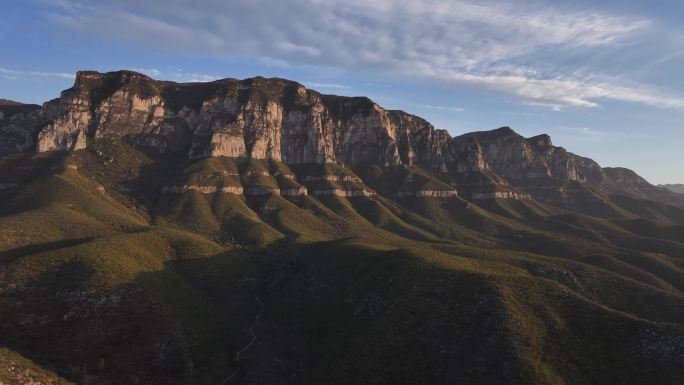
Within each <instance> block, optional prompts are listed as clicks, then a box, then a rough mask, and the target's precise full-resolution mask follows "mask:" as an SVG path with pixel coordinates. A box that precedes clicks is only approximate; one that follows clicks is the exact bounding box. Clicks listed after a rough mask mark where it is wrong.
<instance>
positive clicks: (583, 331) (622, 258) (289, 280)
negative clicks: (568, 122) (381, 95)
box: [0, 71, 684, 384]
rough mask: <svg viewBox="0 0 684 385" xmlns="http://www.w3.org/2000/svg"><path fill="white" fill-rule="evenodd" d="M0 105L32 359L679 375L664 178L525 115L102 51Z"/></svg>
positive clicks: (168, 374) (17, 276)
mask: <svg viewBox="0 0 684 385" xmlns="http://www.w3.org/2000/svg"><path fill="white" fill-rule="evenodd" d="M0 112H2V115H0V150H2V155H3V157H2V158H0V345H2V346H3V347H4V348H5V349H7V350H6V351H7V352H8V354H11V355H12V357H15V358H13V359H17V360H27V359H30V360H31V361H32V362H33V363H35V364H33V363H31V365H37V366H36V369H35V370H47V371H44V372H40V373H50V371H51V372H56V373H57V374H58V375H59V376H62V377H63V378H66V379H68V380H70V381H72V382H75V383H100V384H122V383H123V384H139V383H151V384H186V383H188V384H189V383H193V384H217V383H223V384H230V383H233V384H238V383H245V384H247V383H251V384H289V383H292V384H295V383H296V384H321V383H326V384H348V383H376V384H416V383H431V384H452V383H468V384H594V383H601V384H612V383H615V384H654V383H657V384H680V383H682V381H684V369H683V368H684V365H682V364H684V295H683V294H682V293H683V291H684V261H683V260H682V257H683V256H684V209H682V207H683V206H682V202H683V201H682V198H681V197H680V196H679V195H678V194H675V193H668V192H666V191H665V190H663V189H660V188H657V187H655V186H652V185H650V184H649V183H648V182H646V181H645V180H643V179H642V178H640V177H639V176H638V175H636V174H634V173H633V172H632V171H630V170H626V169H606V168H602V167H600V166H599V165H598V164H597V163H596V162H594V161H592V160H590V159H587V158H582V157H580V156H577V155H574V154H572V153H569V152H567V151H566V150H564V149H562V148H559V147H555V146H553V145H552V143H551V138H549V137H548V136H546V135H541V136H537V137H533V138H524V137H522V136H520V135H518V134H517V133H515V132H514V131H513V130H511V129H510V128H500V129H497V130H493V131H486V132H475V133H470V134H466V135H462V136H459V137H456V138H452V137H450V136H449V135H448V133H446V132H445V131H440V130H436V129H434V128H433V127H432V126H431V125H430V124H429V123H428V122H426V121H425V120H423V119H421V118H418V117H416V116H413V115H410V114H407V113H405V112H402V111H388V110H385V109H383V108H382V107H380V106H378V105H377V104H375V103H373V102H372V101H370V100H369V99H367V98H344V97H337V96H327V95H321V94H318V93H317V92H315V91H312V90H307V89H305V88H304V87H303V86H301V85H300V84H298V83H295V82H291V81H287V80H283V79H263V78H254V79H248V80H241V81H239V80H233V79H225V80H219V81H216V82H212V83H197V84H178V83H172V82H161V81H156V80H152V79H150V78H148V77H146V76H144V75H141V74H136V73H133V72H128V71H121V72H115V73H108V74H99V73H95V72H81V73H79V75H78V76H77V80H76V84H75V86H74V87H73V88H72V89H69V90H66V91H64V92H63V93H62V96H61V97H60V98H59V99H56V100H53V101H50V102H47V103H46V104H44V105H43V106H42V107H41V106H28V105H20V104H13V103H3V104H2V105H0ZM22 362H24V361H22ZM25 362H29V361H25ZM26 365H28V364H26ZM38 366H39V367H38ZM41 368H42V369H41ZM46 375H48V374H46ZM49 375H50V376H53V377H51V378H55V379H56V380H55V381H57V380H59V378H58V377H57V375H52V374H49ZM60 381H61V380H60Z"/></svg>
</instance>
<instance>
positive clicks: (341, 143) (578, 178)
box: [0, 71, 684, 205]
mask: <svg viewBox="0 0 684 385" xmlns="http://www.w3.org/2000/svg"><path fill="white" fill-rule="evenodd" d="M0 135H1V137H0V138H1V139H3V140H2V141H0V155H7V154H12V153H21V152H32V151H37V152H49V151H74V150H80V149H84V148H86V147H87V146H88V143H89V142H91V141H97V140H103V139H115V140H126V141H128V142H130V143H132V144H134V145H135V146H138V147H141V148H146V149H148V150H152V151H154V152H156V153H160V154H161V153H169V154H174V156H177V157H180V158H182V159H186V160H193V159H201V158H207V157H228V158H247V159H257V160H259V159H266V160H273V161H276V162H282V163H283V164H287V165H297V164H333V163H339V164H346V165H349V166H352V167H367V166H369V165H378V166H380V167H387V168H392V167H400V168H405V169H410V168H413V167H419V168H421V169H423V170H425V171H426V172H428V173H431V174H432V176H431V177H434V178H436V179H437V180H439V181H440V182H443V183H446V184H448V185H450V186H451V187H450V189H453V190H455V192H453V193H451V192H450V193H444V191H448V189H444V188H442V190H439V191H438V190H420V191H424V194H426V195H425V196H443V195H445V196H446V195H451V194H458V195H459V196H461V197H464V198H467V199H476V200H479V199H495V198H513V199H530V198H535V199H538V200H542V201H545V202H548V203H553V204H562V205H567V204H570V205H574V204H576V203H577V202H594V203H597V204H600V202H602V201H604V200H605V199H606V195H607V194H627V195H633V196H637V197H639V198H651V199H664V200H665V201H667V202H668V203H671V204H677V205H684V202H681V199H677V198H676V197H673V196H671V195H668V193H664V192H663V190H662V189H657V188H655V187H654V186H652V185H650V184H648V182H645V181H643V183H642V182H641V181H639V182H638V183H636V182H627V181H626V179H625V178H622V177H619V176H617V175H615V173H614V172H612V171H610V170H604V169H602V168H601V166H600V165H599V164H597V163H596V162H594V161H593V160H591V159H587V158H583V157H581V156H577V155H575V154H572V153H570V152H568V151H566V150H565V149H563V148H561V147H556V146H554V145H553V144H552V142H551V138H550V137H549V136H548V135H539V136H535V137H532V138H525V137H523V136H521V135H519V134H517V133H516V132H515V131H513V130H512V129H510V128H508V127H503V128H500V129H496V130H492V131H484V132H473V133H468V134H465V135H461V136H458V137H455V138H452V137H451V136H450V135H449V133H448V132H446V131H444V130H439V129H435V128H434V127H433V126H432V125H431V124H430V123H429V122H427V121H426V120H424V119H422V118H420V117H417V116H414V115H411V114H408V113H406V112H403V111H394V110H386V109H384V108H382V107H381V106H379V105H378V104H377V103H375V102H373V101H372V100H370V99H368V98H366V97H342V96H334V95H323V94H320V93H318V92H316V91H313V90H309V89H307V88H305V87H304V86H303V85H301V84H299V83H296V82H293V81H289V80H285V79H278V78H271V79H266V78H262V77H256V78H251V79H245V80H236V79H222V80H217V81H213V82H208V83H175V82H168V81H158V80H154V79H151V78H149V77H147V76H145V75H142V74H139V73H136V72H131V71H118V72H110V73H99V72H94V71H81V72H79V73H78V74H77V76H76V81H75V84H74V86H73V87H72V88H70V89H68V90H65V91H63V92H62V94H61V96H60V97H59V98H58V99H55V100H52V101H49V102H47V103H45V104H44V105H43V107H42V108H41V107H38V106H26V105H17V104H14V103H3V105H0ZM632 179H634V178H632ZM623 182H624V183H623ZM639 186H640V187H639ZM294 188H297V186H295V187H294ZM440 191H441V192H440ZM392 193H400V195H402V194H404V192H399V191H394V192H392ZM415 193H416V192H415V191H414V192H413V194H415Z"/></svg>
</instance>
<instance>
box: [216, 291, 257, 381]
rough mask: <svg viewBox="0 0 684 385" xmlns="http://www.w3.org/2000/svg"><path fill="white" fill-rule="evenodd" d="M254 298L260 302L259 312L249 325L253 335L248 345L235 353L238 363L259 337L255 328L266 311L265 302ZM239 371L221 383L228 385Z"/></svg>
mask: <svg viewBox="0 0 684 385" xmlns="http://www.w3.org/2000/svg"><path fill="white" fill-rule="evenodd" d="M254 299H255V300H256V301H257V302H258V303H259V313H257V315H256V316H255V317H254V322H252V325H251V326H250V327H249V335H250V336H252V339H251V340H250V341H249V342H248V343H247V345H245V346H244V347H243V348H242V349H240V350H238V351H237V353H235V363H236V364H237V363H239V362H240V356H241V355H242V353H244V352H246V351H247V350H248V349H249V348H251V347H252V345H253V344H254V342H255V341H256V339H257V336H256V334H254V328H256V327H257V326H258V325H259V324H260V323H261V315H262V314H263V313H264V308H265V306H264V303H263V302H261V300H260V299H259V297H257V296H256V295H254ZM239 371H240V368H238V369H236V370H235V372H233V374H231V375H230V377H228V378H226V379H225V380H223V381H222V382H221V385H226V384H227V383H229V382H230V380H232V379H233V377H235V375H236V374H238V372H239Z"/></svg>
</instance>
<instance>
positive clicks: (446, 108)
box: [419, 104, 466, 112]
mask: <svg viewBox="0 0 684 385" xmlns="http://www.w3.org/2000/svg"><path fill="white" fill-rule="evenodd" d="M419 107H422V108H425V109H427V110H437V111H451V112H464V111H465V110H466V109H465V108H463V107H451V106H435V105H432V104H421V105H420V106H419Z"/></svg>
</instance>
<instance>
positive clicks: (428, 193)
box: [394, 190, 458, 198]
mask: <svg viewBox="0 0 684 385" xmlns="http://www.w3.org/2000/svg"><path fill="white" fill-rule="evenodd" d="M394 196H396V197H397V198H406V197H419V198H425V197H429V198H454V197H457V196H458V191H456V190H418V191H400V192H397V193H395V194H394Z"/></svg>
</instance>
